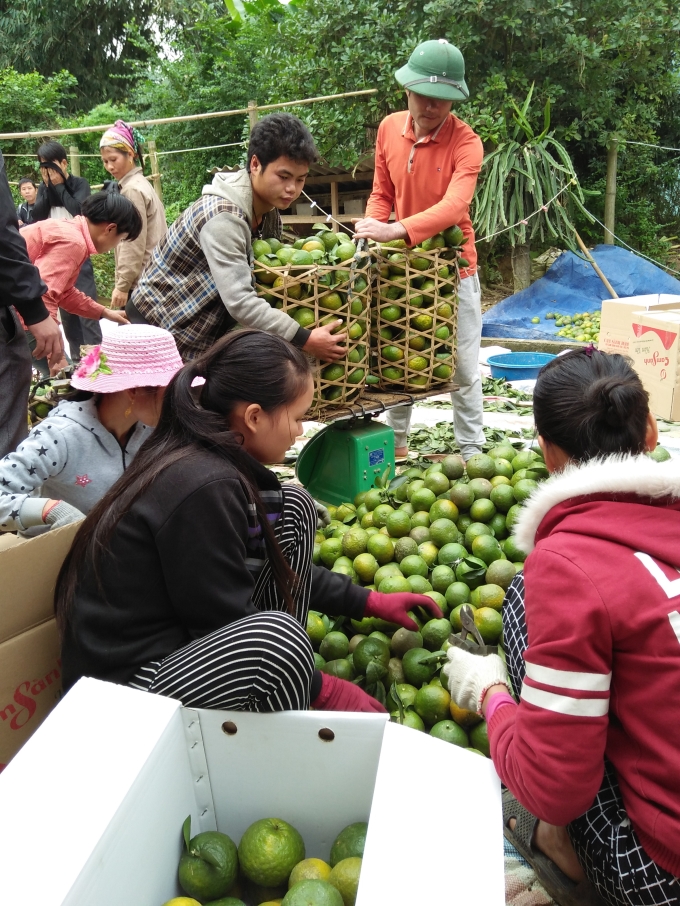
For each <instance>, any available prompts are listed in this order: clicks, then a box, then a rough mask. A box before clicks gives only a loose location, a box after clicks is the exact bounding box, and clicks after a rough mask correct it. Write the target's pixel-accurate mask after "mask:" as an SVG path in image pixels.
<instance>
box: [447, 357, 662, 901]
mask: <svg viewBox="0 0 680 906" xmlns="http://www.w3.org/2000/svg"><path fill="white" fill-rule="evenodd" d="M534 416H535V420H536V429H537V431H538V435H539V443H540V446H541V449H542V451H543V456H544V458H545V464H546V466H547V468H548V471H549V472H550V473H551V478H550V479H549V480H548V481H547V482H545V484H543V485H541V487H540V488H539V489H538V490H537V491H535V492H534V494H533V495H532V497H531V498H530V500H529V502H528V504H527V506H526V507H525V509H524V510H523V511H522V514H521V516H520V519H519V521H518V523H517V525H516V527H515V530H514V531H515V538H516V541H517V543H518V544H519V546H520V547H521V548H522V549H524V550H526V551H529V552H530V553H529V556H528V558H527V560H526V563H525V568H524V574H523V576H522V575H519V576H517V577H515V579H514V580H513V582H512V584H511V586H510V588H509V589H508V593H507V595H506V598H505V602H504V604H503V635H504V638H505V645H506V651H507V662H508V671H506V669H505V666H504V664H503V663H502V661H501V660H500V658H498V657H497V656H496V655H491V656H489V657H478V656H476V655H474V654H471V653H469V652H466V651H462V650H461V649H459V648H456V649H453V648H452V649H450V650H449V664H448V665H447V666H446V667H445V668H444V669H445V672H446V673H447V674H448V681H449V686H450V689H451V693H452V695H453V697H454V698H455V699H456V701H457V702H458V704H459V705H460V706H461V707H464V708H472V709H474V710H475V711H480V712H482V713H484V714H485V716H486V719H487V721H488V726H489V739H490V743H491V755H492V758H493V761H494V765H495V767H496V770H497V771H498V774H499V776H500V778H501V780H502V781H503V783H505V784H506V786H507V787H508V790H507V791H506V793H505V794H504V797H503V819H504V833H505V835H506V837H508V839H509V840H510V841H511V842H512V843H513V844H514V845H515V846H516V848H517V849H518V850H519V851H520V853H521V854H522V855H523V856H524V857H525V858H526V859H528V861H529V862H530V863H531V864H532V865H533V867H534V868H535V870H536V873H537V875H538V878H539V880H540V881H541V882H542V883H543V885H544V887H545V888H546V889H547V890H548V893H550V895H551V896H552V897H553V898H554V899H555V900H556V901H557V902H558V903H560V904H562V906H571V904H595V903H599V904H601V903H608V904H612V906H619V904H621V906H662V904H664V906H665V904H672V903H673V904H676V903H678V902H680V780H679V779H678V778H679V777H680V770H679V769H680V759H679V757H678V752H680V721H679V720H678V714H679V713H680V613H679V612H678V611H679V610H680V605H679V603H678V599H679V598H680V580H679V579H678V572H679V571H680V551H679V548H678V538H679V537H680V466H679V464H678V462H677V460H671V461H668V462H655V461H654V460H653V459H651V458H650V457H648V456H646V455H645V452H646V451H651V450H653V449H654V448H655V447H656V443H657V438H658V434H657V426H656V419H655V418H654V416H653V415H652V414H651V413H650V411H649V406H648V398H647V393H646V392H645V390H644V388H643V386H642V384H641V382H640V378H639V377H638V376H637V374H636V373H635V372H634V371H633V370H632V368H631V367H630V365H629V363H628V360H627V359H625V358H624V357H623V356H620V355H607V354H606V353H602V352H598V351H597V350H594V349H593V348H592V347H588V348H586V349H585V350H584V351H581V350H579V351H574V352H570V353H568V354H566V355H564V356H559V357H558V358H556V359H554V360H553V361H552V362H551V363H550V364H548V365H546V366H545V368H544V369H543V370H542V371H541V372H540V374H539V376H538V380H537V382H536V388H535V390H534ZM508 672H509V674H510V679H511V681H512V687H513V688H514V690H515V692H516V694H517V695H518V696H519V705H518V704H516V703H515V701H514V700H513V699H512V698H511V697H510V695H509V694H508Z"/></svg>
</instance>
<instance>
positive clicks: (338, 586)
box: [56, 330, 440, 711]
mask: <svg viewBox="0 0 680 906" xmlns="http://www.w3.org/2000/svg"><path fill="white" fill-rule="evenodd" d="M311 367H312V366H311V364H310V361H309V359H308V358H307V356H306V355H305V354H304V353H303V352H302V351H301V350H299V349H297V348H296V347H294V346H293V345H292V344H290V343H288V342H287V341H286V340H284V339H282V338H281V337H278V336H276V335H274V334H269V333H265V332H262V331H255V330H242V331H237V332H234V333H230V334H228V335H227V336H226V337H224V338H223V339H222V340H221V341H220V342H219V343H217V344H216V345H215V346H213V347H212V349H210V350H209V351H208V352H207V353H205V354H204V355H203V356H202V357H201V358H200V359H197V360H196V361H195V362H192V363H191V364H190V365H187V366H185V367H184V368H183V369H182V370H181V371H180V372H179V373H178V374H177V375H176V376H175V377H174V378H173V380H172V381H171V382H170V385H169V386H168V389H167V391H166V393H165V397H164V400H163V408H162V411H161V416H160V420H159V422H158V425H157V427H156V430H155V431H154V433H153V435H152V436H151V438H149V440H148V441H147V442H146V443H145V444H144V445H143V447H142V448H141V450H140V451H139V453H138V454H137V457H136V458H135V461H134V462H133V464H132V466H131V467H130V468H129V469H128V471H127V472H126V473H125V475H124V476H123V477H122V478H121V479H120V480H119V481H118V482H117V483H116V484H115V485H114V486H113V487H112V488H111V491H110V492H109V493H108V494H107V495H106V497H104V499H103V500H102V501H101V502H100V503H99V504H98V506H96V507H95V508H94V509H93V510H92V511H91V512H90V514H89V516H88V518H87V519H86V520H85V522H84V523H83V526H82V528H81V529H80V531H79V533H78V535H77V536H76V539H75V541H74V544H73V547H72V549H71V551H70V553H69V555H68V557H67V559H66V561H65V563H64V566H63V568H62V572H61V574H60V577H59V581H58V584H57V594H56V611H57V618H58V622H59V625H60V628H61V631H62V634H63V679H64V687H65V688H66V689H68V688H69V687H70V686H71V685H72V684H73V683H74V682H75V681H76V680H77V679H78V678H79V677H81V676H94V677H98V678H100V679H105V680H111V681H113V682H118V683H127V684H129V685H132V686H134V687H136V688H138V689H144V690H148V691H149V692H156V693H161V694H163V695H170V696H173V697H175V698H178V699H180V700H181V701H182V702H183V703H184V704H186V705H193V706H196V707H206V708H230V709H236V710H249V711H280V710H290V709H305V708H308V707H309V705H310V702H311V704H312V706H313V707H315V708H327V709H330V710H354V711H362V710H374V711H381V710H384V709H383V708H382V706H381V705H379V703H378V702H377V701H375V699H373V698H371V697H370V696H368V695H366V693H365V692H363V691H362V690H361V689H359V688H358V687H357V686H355V685H354V684H352V683H349V682H346V681H344V680H340V679H337V678H336V677H332V676H329V675H327V674H322V673H319V672H317V671H315V670H314V658H313V652H312V647H311V644H310V641H309V638H308V636H307V633H306V631H305V627H306V622H307V613H308V610H309V607H310V604H313V606H314V607H315V608H317V609H319V610H322V611H325V612H326V613H329V614H334V615H339V614H344V615H347V616H350V617H355V618H358V619H360V618H361V617H363V616H381V617H383V618H384V619H388V620H391V621H393V622H398V623H401V624H402V625H404V626H407V627H409V628H415V624H414V623H413V622H412V621H411V619H410V618H409V617H408V616H407V611H408V610H409V609H410V608H412V607H413V606H415V605H422V606H424V607H427V608H428V609H429V610H430V611H431V612H432V613H433V614H435V615H437V616H439V615H440V612H439V608H438V607H437V606H436V605H435V604H434V602H433V601H432V600H431V599H430V598H427V597H425V596H423V595H413V594H394V595H381V594H379V593H378V592H369V591H368V590H367V589H363V588H360V587H359V586H356V585H353V584H352V582H351V581H350V580H349V578H348V577H347V576H342V575H340V574H338V573H331V572H329V571H328V570H324V569H321V568H319V567H314V566H313V565H312V553H313V545H314V534H315V529H316V521H317V514H316V509H315V507H314V502H313V500H312V498H311V497H310V496H309V494H308V493H307V492H306V491H305V490H303V489H302V488H298V487H294V486H290V485H285V486H283V487H282V486H281V485H280V484H279V481H278V479H277V478H276V476H275V475H274V473H273V472H272V471H270V470H269V469H267V468H265V467H264V463H272V462H278V461H280V460H281V457H282V456H283V454H284V453H285V451H286V450H287V449H288V448H289V446H290V444H291V443H292V442H293V441H294V439H295V437H296V436H297V435H299V434H300V432H301V427H302V425H301V422H302V418H303V417H304V415H305V413H306V411H307V409H308V408H309V406H310V404H311V401H312V395H313V380H312V373H311ZM201 383H202V386H200V389H199V388H198V387H197V386H196V385H197V384H201ZM192 388H193V389H192Z"/></svg>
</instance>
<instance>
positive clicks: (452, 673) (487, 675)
mask: <svg viewBox="0 0 680 906" xmlns="http://www.w3.org/2000/svg"><path fill="white" fill-rule="evenodd" d="M446 656H447V658H448V663H446V664H445V665H444V666H443V667H442V675H443V676H444V677H445V680H446V684H447V686H448V688H449V692H450V693H451V697H452V698H453V700H454V701H455V702H456V704H457V705H458V707H459V708H465V709H466V710H468V711H476V712H477V713H478V714H481V713H482V702H483V701H484V696H485V695H486V693H487V691H488V690H489V689H490V688H491V686H495V685H497V684H500V685H503V686H506V687H507V689H508V692H509V691H510V686H509V684H508V671H507V670H506V669H505V664H504V663H503V661H502V660H501V659H500V658H499V657H498V655H497V654H487V655H485V656H482V655H479V654H471V653H470V652H469V651H464V650H463V649H462V648H458V647H456V646H455V645H452V646H451V647H450V648H449V650H448V651H447V652H446Z"/></svg>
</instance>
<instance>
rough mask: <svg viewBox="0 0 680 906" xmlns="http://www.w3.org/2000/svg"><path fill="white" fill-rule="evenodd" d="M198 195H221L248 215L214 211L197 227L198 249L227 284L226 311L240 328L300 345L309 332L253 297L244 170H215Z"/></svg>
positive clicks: (249, 196) (248, 187)
mask: <svg viewBox="0 0 680 906" xmlns="http://www.w3.org/2000/svg"><path fill="white" fill-rule="evenodd" d="M202 194H203V195H217V196H218V197H219V198H224V199H226V200H227V201H230V202H231V203H232V204H235V205H238V206H239V207H240V208H241V210H242V211H243V212H244V214H245V215H246V216H247V217H248V223H246V222H245V221H244V220H241V219H240V218H239V217H235V216H234V215H233V214H228V213H227V212H224V213H221V214H216V215H215V216H214V217H212V218H211V219H210V220H209V221H208V222H207V223H206V225H205V226H204V227H203V229H202V230H201V248H202V249H203V253H204V255H205V257H206V258H207V260H208V264H209V266H210V272H211V273H212V275H213V278H214V280H215V283H216V284H217V285H218V287H219V286H228V287H229V293H228V294H227V296H226V298H227V299H228V302H226V305H227V308H228V309H229V313H230V314H231V315H232V317H233V318H235V319H236V320H237V321H238V323H239V324H242V325H243V326H244V327H258V328H260V329H261V330H269V331H271V332H272V333H277V334H279V336H282V337H284V338H285V339H286V340H290V341H291V342H293V343H294V344H295V345H296V346H304V344H305V343H306V342H307V339H308V337H309V331H308V330H306V329H305V328H304V327H300V326H299V325H298V324H297V322H296V321H294V320H293V319H292V318H291V317H290V316H289V315H287V314H285V313H284V312H282V311H279V310H278V309H276V308H271V307H270V306H269V305H268V304H267V303H266V302H264V301H263V300H262V299H260V298H259V297H258V296H257V294H256V292H255V288H254V286H253V275H252V270H251V268H252V265H253V245H252V233H251V229H250V226H249V224H252V223H254V222H255V211H254V210H253V187H252V184H251V182H250V174H249V173H248V171H247V170H238V171H237V172H236V173H216V174H215V176H214V177H213V181H212V183H211V184H210V185H208V186H203V193H202ZM268 216H269V215H265V218H267V217H268ZM279 224H280V221H279ZM262 225H263V226H264V221H263V224H262ZM268 235H270V233H268ZM223 298H224V297H223Z"/></svg>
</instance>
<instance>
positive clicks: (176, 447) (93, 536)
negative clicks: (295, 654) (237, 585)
mask: <svg viewBox="0 0 680 906" xmlns="http://www.w3.org/2000/svg"><path fill="white" fill-rule="evenodd" d="M311 373H312V365H311V362H310V360H309V359H308V358H307V356H306V355H305V354H304V353H303V352H302V351H301V350H299V349H296V347H295V346H293V345H292V344H291V343H288V342H287V341H286V340H284V339H282V338H281V337H278V336H276V335H275V334H270V333H266V332H264V331H261V330H237V331H232V332H231V333H229V334H227V336H225V337H223V338H222V339H221V340H219V341H218V342H217V343H216V344H215V345H214V346H212V347H211V348H210V349H209V350H208V351H207V352H206V353H205V354H204V355H203V356H201V357H200V358H199V359H196V361H194V362H192V363H190V364H189V365H185V366H184V368H182V369H181V370H180V371H178V372H177V374H176V375H175V376H174V377H173V379H172V381H171V382H170V384H169V385H168V388H167V390H166V392H165V396H164V398H163V406H162V408H161V415H160V419H159V421H158V425H157V426H156V428H155V430H154V431H153V433H152V435H151V436H150V437H149V439H148V440H147V441H145V443H144V444H143V445H142V446H141V448H140V450H139V452H138V453H137V455H136V456H135V458H134V460H133V461H132V464H131V465H130V467H129V468H128V469H127V471H126V472H125V473H124V474H123V475H122V476H121V477H120V478H119V479H118V481H117V482H116V483H115V484H114V485H113V487H112V488H110V490H109V491H108V493H107V494H106V495H105V496H104V497H103V498H102V499H101V500H100V501H99V503H98V504H97V505H96V506H95V507H94V508H93V509H92V510H91V511H90V513H89V514H88V516H87V518H86V519H85V521H84V522H83V524H82V526H81V527H80V529H79V530H78V533H77V535H76V537H75V539H74V542H73V545H72V547H71V550H70V551H69V553H68V556H67V557H66V560H65V561H64V564H63V566H62V568H61V572H60V573H59V578H58V580H57V588H56V593H55V611H56V614H57V621H58V624H59V628H60V630H61V632H62V633H63V632H64V629H65V627H66V625H67V623H68V615H69V612H70V608H71V605H72V601H73V597H74V594H75V590H76V585H77V581H78V576H79V573H80V572H81V570H82V569H83V566H84V564H85V563H86V562H88V561H89V562H91V563H92V564H93V567H94V570H95V575H97V577H99V573H98V563H99V560H100V557H101V555H102V553H103V552H104V551H105V550H106V549H107V546H108V544H109V542H110V539H111V536H112V535H113V532H114V530H115V528H116V526H117V525H118V523H119V521H120V520H121V519H122V518H123V516H124V515H125V514H126V513H127V512H128V510H129V509H130V507H131V506H132V504H133V503H134V502H135V500H137V498H138V497H140V496H141V495H142V494H144V492H145V491H146V490H148V488H149V487H150V486H151V485H152V484H153V482H154V481H155V480H156V478H158V476H159V475H160V474H161V473H162V472H163V471H165V469H167V468H169V467H170V466H171V465H173V464H174V463H176V462H179V461H180V460H182V459H184V458H185V457H187V456H189V455H190V454H191V453H193V452H195V451H196V450H200V449H203V450H211V451H212V452H214V453H216V454H217V455H219V456H222V457H223V458H224V459H225V460H227V462H230V463H231V464H232V465H234V466H235V468H236V469H237V471H238V472H239V476H240V478H241V480H242V481H243V484H244V486H245V488H246V492H247V494H248V496H249V497H250V499H251V501H252V502H253V503H254V504H255V507H256V510H257V514H258V518H259V522H260V526H261V528H262V532H263V535H264V540H265V544H266V547H267V555H268V558H269V562H270V565H271V569H272V573H273V575H274V580H275V582H276V585H277V588H278V590H279V593H280V594H281V596H282V598H283V601H284V604H285V606H286V608H287V609H288V612H289V613H291V614H292V613H293V612H294V604H293V595H292V590H293V588H294V587H295V584H296V582H297V576H296V575H295V573H294V572H293V570H292V569H291V568H290V566H289V564H288V562H287V561H286V559H285V558H284V556H283V554H282V552H281V549H280V548H279V545H278V542H277V540H276V536H275V534H274V530H273V529H272V527H271V525H270V522H269V519H268V518H267V513H266V510H265V508H264V504H263V502H262V499H261V497H260V494H259V491H258V489H257V485H256V483H255V480H254V477H253V475H252V473H251V460H250V457H249V455H248V454H247V453H246V452H245V450H244V449H243V437H242V436H241V435H238V434H237V433H236V432H234V431H232V430H231V428H230V427H229V417H230V415H231V412H232V411H233V409H234V406H235V405H236V404H237V403H239V402H244V401H246V402H251V403H258V404H259V405H260V406H262V408H263V409H264V410H265V411H266V412H272V411H273V410H275V409H278V408H280V407H283V406H285V405H286V404H289V403H291V402H292V401H293V400H295V399H297V398H298V397H299V396H300V395H301V394H302V393H303V392H304V390H305V387H306V384H307V381H308V379H309V375H310V374H311ZM197 377H199V378H204V379H205V383H204V384H203V386H202V387H201V389H200V391H198V390H196V389H193V388H192V384H193V382H194V380H195V379H196V378H197Z"/></svg>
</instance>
